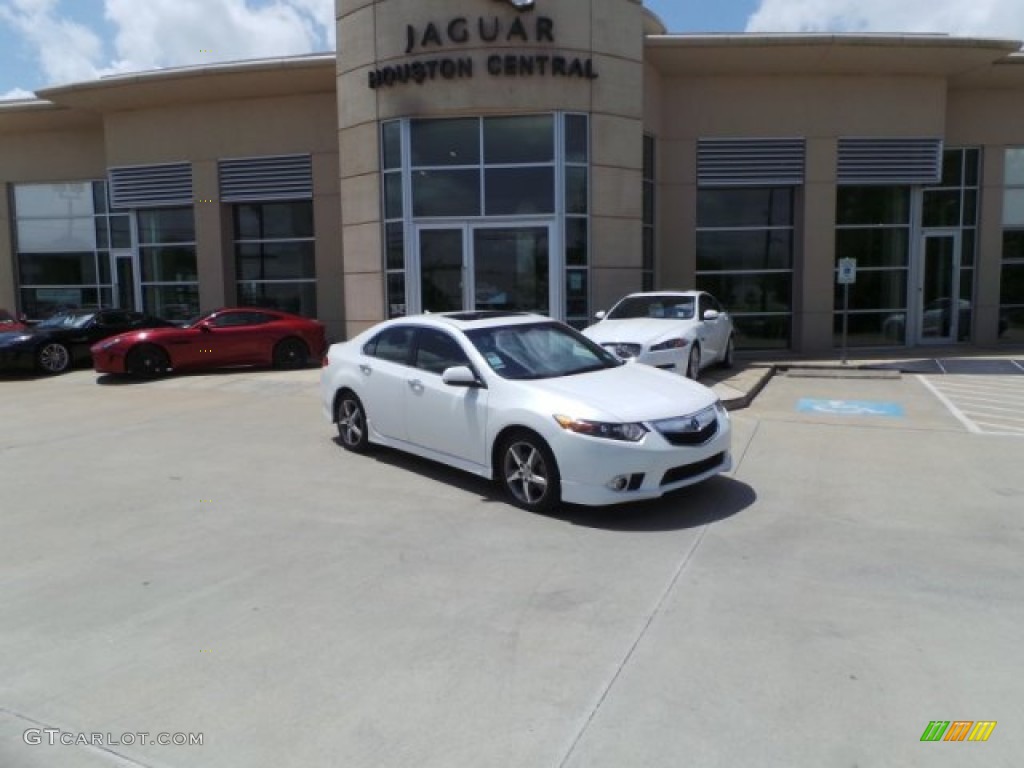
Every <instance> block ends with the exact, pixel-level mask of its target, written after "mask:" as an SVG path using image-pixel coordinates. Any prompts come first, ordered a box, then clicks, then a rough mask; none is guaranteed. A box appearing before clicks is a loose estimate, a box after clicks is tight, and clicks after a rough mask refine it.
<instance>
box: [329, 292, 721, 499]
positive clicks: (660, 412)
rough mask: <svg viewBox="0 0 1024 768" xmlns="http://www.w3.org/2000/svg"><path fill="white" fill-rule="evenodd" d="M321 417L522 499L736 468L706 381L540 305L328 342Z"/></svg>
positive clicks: (418, 320)
mask: <svg viewBox="0 0 1024 768" xmlns="http://www.w3.org/2000/svg"><path fill="white" fill-rule="evenodd" d="M320 392H321V397H322V401H323V409H324V414H325V416H326V417H327V418H328V419H329V420H330V421H332V422H334V423H335V424H337V426H338V434H339V435H340V438H341V443H342V445H343V446H344V447H345V448H347V449H348V450H350V451H355V452H363V451H365V450H367V448H368V447H369V445H370V443H376V444H379V445H384V446H389V447H392V448H397V449H399V450H403V451H407V452H409V453H413V454H416V455H418V456H422V457H425V458H427V459H432V460H434V461H439V462H441V463H444V464H449V465H451V466H453V467H457V468H458V469H461V470H465V471H467V472H472V473H473V474H476V475H480V476H482V477H487V478H492V479H494V480H496V481H497V482H498V483H499V484H500V485H501V486H502V487H503V488H504V490H505V491H506V492H507V494H508V496H509V498H510V499H511V501H512V502H513V503H515V504H517V505H518V506H520V507H523V508H525V509H530V510H540V511H542V510H548V509H551V508H553V507H554V506H556V505H557V504H558V503H559V502H561V501H565V502H570V503H576V504H590V505H602V504H617V503H619V502H625V501H635V500H639V499H650V498H654V497H657V496H661V495H662V494H664V493H666V492H668V491H672V490H675V489H677V488H681V487H683V486H687V485H692V484H694V483H699V482H701V481H702V480H706V479H708V478H710V477H712V476H714V475H717V474H718V473H720V472H725V471H727V470H729V469H730V468H731V467H732V457H731V453H730V442H731V434H732V430H731V424H730V421H729V415H728V413H727V412H726V410H725V408H724V407H723V406H722V404H721V402H720V401H719V400H718V398H717V397H716V396H715V394H714V393H713V392H712V391H711V390H710V389H708V388H706V387H704V386H702V385H700V384H697V383H695V382H693V381H689V380H687V379H684V378H680V377H679V376H675V375H673V374H670V373H666V372H665V371H659V370H657V369H655V368H650V367H647V366H642V365H624V364H623V363H622V361H621V360H619V359H618V358H616V357H615V356H614V355H612V354H611V353H610V352H608V351H607V350H605V349H603V348H602V347H601V346H599V345H597V344H595V343H593V342H592V341H590V340H589V339H587V338H586V337H584V336H583V335H582V334H580V333H579V332H577V331H575V330H573V329H572V328H570V327H568V326H567V325H564V324H562V323H559V322H556V321H554V320H551V319H549V318H546V317H542V316H540V315H532V314H526V313H510V312H462V313H451V314H438V315H422V316H416V317H406V318H401V319H397V320H389V321H387V322H384V323H381V324H380V325H377V326H375V327H374V328H371V329H370V330H368V331H366V332H364V333H362V334H360V335H359V336H356V337H355V338H354V339H352V340H351V341H348V342H344V343H341V344H335V345H334V346H332V347H331V348H330V350H329V352H328V355H327V358H326V359H325V361H324V368H323V370H322V372H321V376H320Z"/></svg>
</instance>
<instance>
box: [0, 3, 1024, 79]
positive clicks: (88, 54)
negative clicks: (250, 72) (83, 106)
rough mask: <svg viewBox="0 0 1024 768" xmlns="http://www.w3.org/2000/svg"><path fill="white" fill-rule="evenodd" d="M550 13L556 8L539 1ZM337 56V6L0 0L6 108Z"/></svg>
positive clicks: (685, 17)
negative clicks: (95, 82) (45, 96)
mask: <svg viewBox="0 0 1024 768" xmlns="http://www.w3.org/2000/svg"><path fill="white" fill-rule="evenodd" d="M544 2H557V0H540V2H539V6H540V7H543V3H544ZM645 2H646V5H647V7H648V8H650V9H651V10H652V11H654V12H655V13H656V14H657V15H658V16H659V17H660V18H661V19H662V21H664V22H665V25H666V26H667V27H668V29H669V31H670V32H673V33H687V32H690V33H707V32H726V33H728V32H732V33H736V32H908V33H922V32H932V33H947V34H951V35H961V36H990V37H1002V38H1010V39H1014V40H1024V0H899V1H898V2H896V1H894V0H714V1H713V2H708V0H645ZM334 47H335V32H334V0H0V99H12V98H26V97H31V96H32V92H33V91H34V90H36V89H39V88H43V87H45V86H47V85H60V84H64V83H72V82H79V81H83V80H91V79H94V78H96V77H101V76H103V75H108V74H116V73H119V72H137V71H140V70H147V69H153V68H156V67H173V66H183V65H191V64H203V63H212V62H216V61H229V60H237V59H249V58H261V57H270V56H287V55H295V54H302V53H310V52H314V51H332V50H334Z"/></svg>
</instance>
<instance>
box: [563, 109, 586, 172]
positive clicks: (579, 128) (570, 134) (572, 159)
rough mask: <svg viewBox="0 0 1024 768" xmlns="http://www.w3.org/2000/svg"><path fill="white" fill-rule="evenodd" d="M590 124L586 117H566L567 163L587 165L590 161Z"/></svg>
mask: <svg viewBox="0 0 1024 768" xmlns="http://www.w3.org/2000/svg"><path fill="white" fill-rule="evenodd" d="M588 124H589V121H588V120H587V116H586V115H566V116H565V161H566V162H567V163H586V162H587V161H588V159H589V157H590V153H589V150H588V144H589V140H588V130H587V128H588Z"/></svg>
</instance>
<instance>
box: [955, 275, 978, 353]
mask: <svg viewBox="0 0 1024 768" xmlns="http://www.w3.org/2000/svg"><path fill="white" fill-rule="evenodd" d="M973 321H974V270H973V269H961V270H960V325H959V327H958V338H959V340H960V341H968V340H970V338H971V328H972V326H973Z"/></svg>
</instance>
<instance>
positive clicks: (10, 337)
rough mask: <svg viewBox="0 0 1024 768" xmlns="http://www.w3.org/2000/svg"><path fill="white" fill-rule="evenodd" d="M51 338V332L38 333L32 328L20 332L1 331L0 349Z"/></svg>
mask: <svg viewBox="0 0 1024 768" xmlns="http://www.w3.org/2000/svg"><path fill="white" fill-rule="evenodd" d="M52 336H53V333H52V332H48V331H38V330H35V329H33V328H25V329H23V330H20V331H3V332H2V333H0V347H9V346H11V345H15V344H27V343H29V342H36V341H39V340H41V339H46V338H50V337H52Z"/></svg>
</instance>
